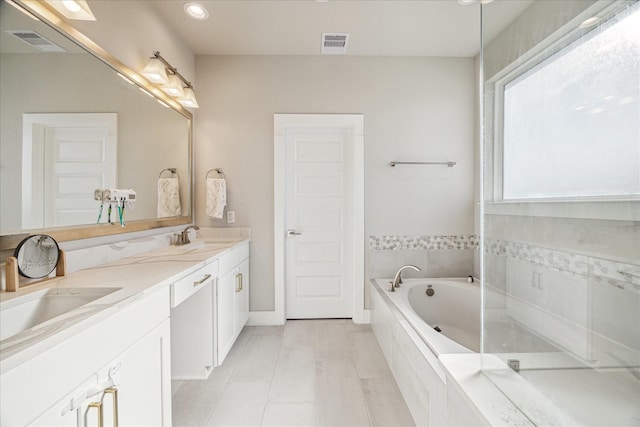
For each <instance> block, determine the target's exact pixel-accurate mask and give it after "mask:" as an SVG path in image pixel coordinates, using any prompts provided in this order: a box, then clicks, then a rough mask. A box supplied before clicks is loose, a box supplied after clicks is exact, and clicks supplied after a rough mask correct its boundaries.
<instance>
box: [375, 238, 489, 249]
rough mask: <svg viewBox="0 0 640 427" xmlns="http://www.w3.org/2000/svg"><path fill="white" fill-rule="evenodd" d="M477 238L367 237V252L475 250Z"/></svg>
mask: <svg viewBox="0 0 640 427" xmlns="http://www.w3.org/2000/svg"><path fill="white" fill-rule="evenodd" d="M477 247H478V236H476V235H473V234H460V235H448V236H393V235H386V236H369V250H377V251H385V250H402V249H405V250H406V249H410V250H423V251H426V250H439V251H440V250H451V249H476V248H477Z"/></svg>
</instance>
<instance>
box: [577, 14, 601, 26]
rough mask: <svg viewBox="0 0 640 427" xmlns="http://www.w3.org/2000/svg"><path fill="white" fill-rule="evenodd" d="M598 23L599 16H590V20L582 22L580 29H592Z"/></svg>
mask: <svg viewBox="0 0 640 427" xmlns="http://www.w3.org/2000/svg"><path fill="white" fill-rule="evenodd" d="M598 22H600V17H599V16H592V17H591V18H587V19H585V20H584V21H582V24H580V28H589V27H593V26H594V25H596V24H597V23H598Z"/></svg>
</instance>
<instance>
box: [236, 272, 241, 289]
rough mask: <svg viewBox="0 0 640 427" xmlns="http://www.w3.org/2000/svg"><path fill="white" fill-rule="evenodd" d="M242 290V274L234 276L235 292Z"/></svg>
mask: <svg viewBox="0 0 640 427" xmlns="http://www.w3.org/2000/svg"><path fill="white" fill-rule="evenodd" d="M241 290H242V273H238V274H236V292H240V291H241Z"/></svg>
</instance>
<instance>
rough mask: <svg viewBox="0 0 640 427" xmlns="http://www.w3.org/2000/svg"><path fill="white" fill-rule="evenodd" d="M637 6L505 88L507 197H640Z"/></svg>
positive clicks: (639, 23)
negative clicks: (621, 17)
mask: <svg viewBox="0 0 640 427" xmlns="http://www.w3.org/2000/svg"><path fill="white" fill-rule="evenodd" d="M639 95H640V11H638V10H636V11H635V12H634V13H632V14H630V15H628V16H627V17H626V18H624V19H622V20H620V21H619V22H617V23H615V24H614V25H607V26H606V27H601V28H599V29H596V30H593V31H591V32H590V33H589V34H587V35H586V36H584V37H582V38H581V39H578V40H577V41H575V42H574V43H572V44H571V45H569V46H567V47H565V48H564V49H562V50H561V51H559V52H558V53H556V54H555V55H553V56H551V57H549V58H547V59H546V60H545V61H543V62H541V63H540V64H538V65H536V66H535V67H533V68H532V69H530V70H529V71H527V72H526V73H524V74H522V75H520V76H519V77H518V78H516V79H515V80H513V81H511V82H509V83H508V84H506V85H505V87H504V110H503V111H504V135H503V137H504V140H503V141H504V143H503V144H504V145H503V198H504V199H536V198H568V197H592V196H596V197H604V196H635V195H640V102H639V98H640V96H639Z"/></svg>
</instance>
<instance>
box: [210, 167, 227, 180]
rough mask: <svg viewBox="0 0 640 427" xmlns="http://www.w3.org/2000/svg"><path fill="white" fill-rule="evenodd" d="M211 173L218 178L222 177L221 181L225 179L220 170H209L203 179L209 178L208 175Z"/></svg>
mask: <svg viewBox="0 0 640 427" xmlns="http://www.w3.org/2000/svg"><path fill="white" fill-rule="evenodd" d="M211 172H215V173H217V174H218V175H219V176H220V177H222V179H227V177H226V176H224V172H223V171H222V169H220V168H214V169H210V170H209V171H208V172H207V174H206V175H205V176H204V179H207V178H209V174H210V173H211Z"/></svg>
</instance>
